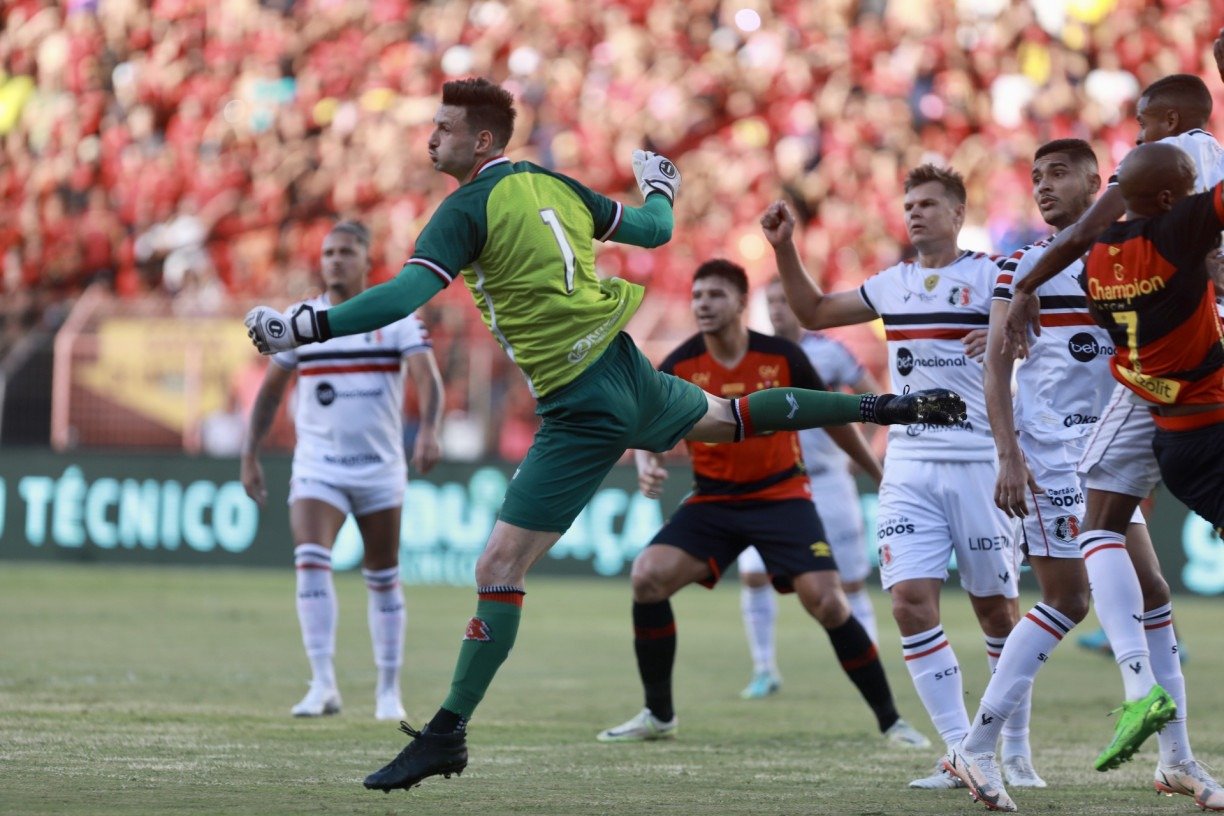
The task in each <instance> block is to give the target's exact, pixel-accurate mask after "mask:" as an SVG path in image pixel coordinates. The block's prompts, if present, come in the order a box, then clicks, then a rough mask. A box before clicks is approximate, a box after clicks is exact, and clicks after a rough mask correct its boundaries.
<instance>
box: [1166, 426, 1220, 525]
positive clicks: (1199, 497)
mask: <svg viewBox="0 0 1224 816" xmlns="http://www.w3.org/2000/svg"><path fill="white" fill-rule="evenodd" d="M1152 449H1153V450H1154V451H1155V452H1156V461H1157V462H1158V463H1160V478H1161V479H1163V480H1164V483H1165V486H1166V487H1168V488H1169V492H1170V493H1172V494H1173V495H1174V496H1176V497H1177V498H1179V499H1181V500H1182V502H1183V503H1184V504H1185V505H1186V506H1187V507H1189V508H1190V509H1191V510H1193V511H1194V512H1196V513H1198V514H1199V515H1200V516H1202V517H1203V518H1205V519H1207V520H1208V521H1209V522H1211V524H1212V526H1213V527H1215V528H1216V529H1220V528H1224V423H1217V424H1215V425H1208V426H1207V427H1205V428H1197V429H1195V430H1192V431H1170V430H1166V429H1164V428H1157V429H1156V437H1155V439H1154V440H1153V441H1152Z"/></svg>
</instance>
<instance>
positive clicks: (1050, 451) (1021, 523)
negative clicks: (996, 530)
mask: <svg viewBox="0 0 1224 816" xmlns="http://www.w3.org/2000/svg"><path fill="white" fill-rule="evenodd" d="M1084 444H1085V443H1084V440H1083V439H1072V440H1069V441H1066V442H1057V441H1056V442H1043V441H1040V440H1038V439H1034V438H1033V437H1031V436H1029V435H1028V434H1021V435H1020V450H1021V451H1023V452H1024V461H1025V464H1027V465H1028V469H1029V472H1030V473H1032V474H1033V480H1034V481H1035V482H1037V484H1038V485H1040V486H1041V487H1042V492H1040V493H1037V494H1034V493H1033V492H1032V490H1030V491H1029V495H1028V505H1029V514H1028V515H1027V516H1025V517H1024V518H1023V519H1019V520H1017V521H1018V523H1017V524H1016V527H1017V528H1018V538H1019V541H1020V547H1021V550H1022V552H1024V553H1025V554H1026V555H1043V556H1046V557H1048V558H1081V557H1082V556H1081V554H1080V549H1079V545H1078V544H1077V543H1076V537H1077V536H1078V535H1079V533H1080V527H1081V526H1082V524H1083V521H1084V517H1085V516H1086V515H1087V505H1086V503H1085V501H1084V488H1083V485H1082V484H1081V483H1080V478H1079V474H1078V473H1077V472H1076V464H1077V463H1078V462H1079V461H1080V458H1081V457H1082V455H1083V452H1084Z"/></svg>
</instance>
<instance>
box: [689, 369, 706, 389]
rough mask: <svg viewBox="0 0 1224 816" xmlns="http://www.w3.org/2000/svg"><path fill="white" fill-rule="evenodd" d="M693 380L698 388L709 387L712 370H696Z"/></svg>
mask: <svg viewBox="0 0 1224 816" xmlns="http://www.w3.org/2000/svg"><path fill="white" fill-rule="evenodd" d="M692 382H693V385H695V386H697V387H698V388H705V387H707V386H708V385H709V384H710V372H708V371H694V372H693V380H692Z"/></svg>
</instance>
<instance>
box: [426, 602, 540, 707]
mask: <svg viewBox="0 0 1224 816" xmlns="http://www.w3.org/2000/svg"><path fill="white" fill-rule="evenodd" d="M523 594H524V593H523V590H521V589H519V588H517V587H490V588H489V589H488V591H486V590H485V588H484V587H482V588H481V590H480V591H479V592H478V593H477V596H476V597H477V598H478V600H477V602H476V616H475V617H473V618H472V619H471V620H470V621H468V626H467V632H466V633H464V636H463V644H462V645H461V646H460V647H459V660H458V662H456V663H455V674H454V675H453V676H452V677H451V688H450V695H449V696H448V697H447V698H446V702H444V703H442V707H443V708H445V709H446V710H447V711H453V712H455V713H456V714H460V715H462V716H463V717H464V718H465V719H466V718H469V717H471V716H472V712H473V711H475V710H476V706H478V705H480V701H481V700H482V699H484V695H485V691H487V690H488V688H489V684H490V683H492V682H493V675H495V674H497V670H498V668H500V667H501V664H502V663H504V662H505V661H506V658H507V657H509V656H510V649H511V648H512V647H513V646H514V639H515V638H516V637H517V636H518V627H519V618H521V617H522V614H523Z"/></svg>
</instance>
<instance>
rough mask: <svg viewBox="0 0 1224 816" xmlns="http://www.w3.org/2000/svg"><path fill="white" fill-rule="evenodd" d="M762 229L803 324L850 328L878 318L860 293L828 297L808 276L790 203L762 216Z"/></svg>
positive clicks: (771, 208) (771, 207)
mask: <svg viewBox="0 0 1224 816" xmlns="http://www.w3.org/2000/svg"><path fill="white" fill-rule="evenodd" d="M761 230H762V232H764V233H765V238H766V240H768V241H769V243H770V245H772V246H773V248H774V255H775V257H776V259H777V263H778V276H779V277H780V278H781V279H782V288H783V289H784V290H786V300H787V302H788V303H790V306H791V309H793V310H794V312H795V316H796V317H797V318H799V322H800V323H801V324H802V325H803V326H804V328H808V329H826V328H829V327H831V326H848V325H852V324H854V323H865V322H867V321H869V320H874V319H875V318H876V317H877V315H876V313H875V312H874V311H873V310H872V309H871V307H870V306H868V305H867V304H866V303H864V302H863V299H862V297H860V296H859V293H858V291H857V290H848V291H845V292H835V293H833V294H831V295H826V294H825V293H824V292H823V291H821V289H820V286H818V285H817V284H816V281H815V280H813V279H812V276H811V275H809V274H808V272H807V269H805V268H804V266H803V261H802V260H800V258H799V250H798V249H797V248H796V247H795V241H794V233H795V216H794V214H793V213H791V211H790V207H788V206H786V202H783V201H775V202H774V203H773V204H770V205H769V207H768V208H767V209H766V210H765V213H764V215H762V216H761Z"/></svg>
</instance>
